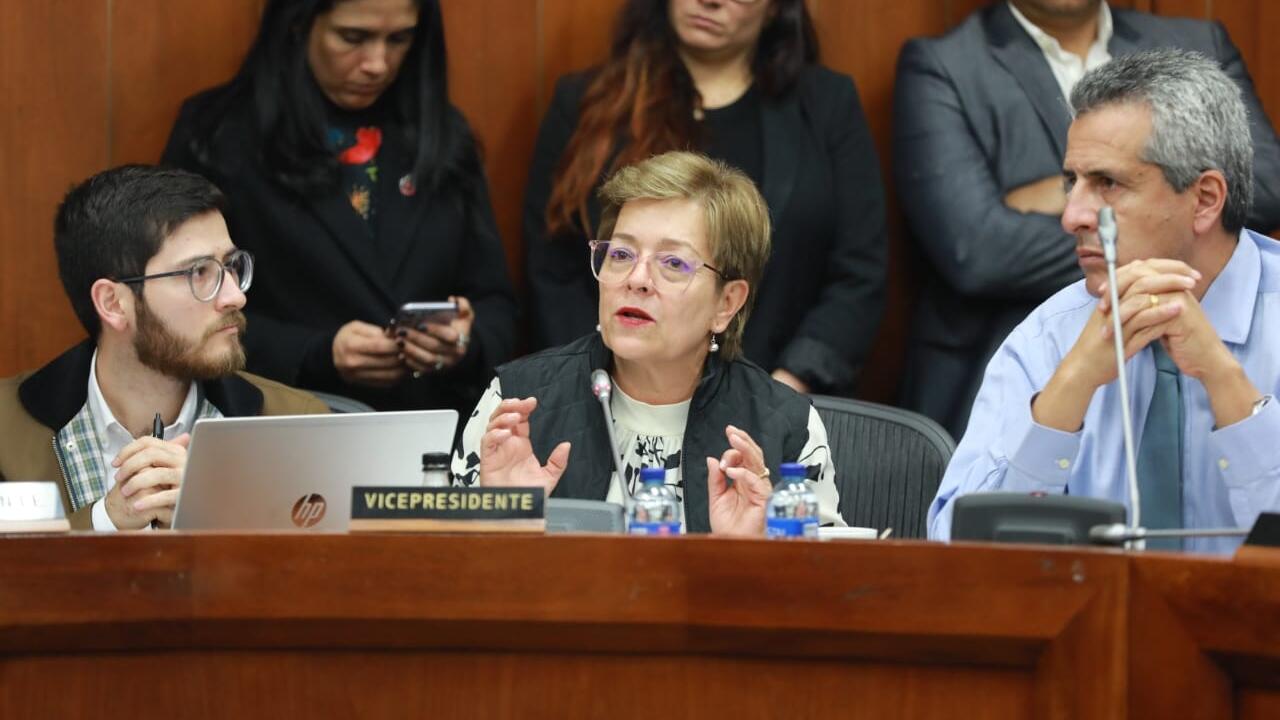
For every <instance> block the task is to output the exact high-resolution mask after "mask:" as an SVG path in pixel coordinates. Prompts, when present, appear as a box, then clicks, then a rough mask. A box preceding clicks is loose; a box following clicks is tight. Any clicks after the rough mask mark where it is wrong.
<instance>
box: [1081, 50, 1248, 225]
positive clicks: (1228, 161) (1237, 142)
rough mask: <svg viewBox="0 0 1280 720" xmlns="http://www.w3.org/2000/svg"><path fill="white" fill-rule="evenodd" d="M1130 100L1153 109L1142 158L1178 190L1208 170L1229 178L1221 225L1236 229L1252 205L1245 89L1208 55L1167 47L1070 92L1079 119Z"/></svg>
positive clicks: (1098, 72) (1092, 75) (1121, 61)
mask: <svg viewBox="0 0 1280 720" xmlns="http://www.w3.org/2000/svg"><path fill="white" fill-rule="evenodd" d="M1126 103H1143V104H1145V105H1147V106H1148V107H1149V108H1151V136H1150V137H1149V138H1147V145H1146V147H1145V148H1143V151H1142V160H1143V161H1144V162H1149V163H1152V164H1154V165H1157V166H1159V167H1160V169H1161V171H1162V172H1163V173H1164V178H1165V180H1167V181H1168V182H1169V184H1170V185H1171V186H1173V189H1174V190H1176V191H1177V192H1182V191H1184V190H1186V189H1187V188H1189V187H1191V184H1192V183H1193V182H1195V181H1196V180H1197V179H1198V178H1199V177H1200V174H1201V173H1203V172H1205V171H1206V170H1218V171H1220V172H1221V173H1222V174H1223V175H1224V176H1225V177H1226V179H1227V199H1226V204H1225V206H1224V207H1223V209H1222V226H1223V227H1224V228H1225V229H1226V230H1227V231H1228V232H1232V233H1236V232H1239V231H1240V229H1241V228H1243V227H1244V225H1245V220H1246V219H1247V218H1248V215H1249V208H1250V207H1251V206H1252V204H1253V141H1252V139H1251V138H1250V136H1249V115H1248V111H1247V110H1246V109H1245V105H1244V101H1243V100H1242V99H1241V93H1240V87H1239V86H1238V85H1236V84H1235V82H1233V81H1232V80H1231V78H1229V77H1227V74H1226V73H1224V72H1223V71H1222V69H1221V68H1220V67H1218V64H1217V63H1216V62H1214V61H1212V60H1210V59H1209V58H1207V57H1205V56H1204V55H1201V54H1200V53H1196V52H1189V51H1186V50H1173V49H1165V50H1151V51H1148V52H1142V53H1137V54H1134V55H1125V56H1122V57H1117V58H1115V59H1114V60H1112V61H1111V62H1109V63H1107V64H1105V65H1103V66H1101V67H1099V68H1096V69H1094V70H1091V71H1090V72H1088V73H1086V74H1085V76H1084V77H1083V78H1081V80H1080V82H1079V83H1078V84H1077V85H1076V87H1075V89H1074V90H1073V91H1072V92H1071V107H1072V110H1073V111H1074V112H1075V115H1076V116H1077V117H1079V116H1080V115H1084V114H1085V113H1088V112H1091V111H1094V110H1098V109H1100V108H1103V107H1107V106H1112V105H1120V104H1126Z"/></svg>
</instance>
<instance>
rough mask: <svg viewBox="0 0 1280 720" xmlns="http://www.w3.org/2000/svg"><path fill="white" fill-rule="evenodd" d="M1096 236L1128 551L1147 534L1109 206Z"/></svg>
mask: <svg viewBox="0 0 1280 720" xmlns="http://www.w3.org/2000/svg"><path fill="white" fill-rule="evenodd" d="M1098 236H1099V237H1100V238H1101V239H1102V254H1103V257H1104V258H1105V259H1106V261H1107V290H1108V291H1109V292H1110V294H1111V330H1112V340H1114V341H1115V346H1116V375H1117V377H1118V378H1119V380H1120V420H1121V424H1122V426H1123V430H1124V463H1125V475H1126V479H1127V481H1128V487H1129V528H1130V530H1131V532H1134V533H1136V532H1137V531H1139V530H1142V531H1143V532H1144V534H1143V535H1135V536H1134V537H1133V538H1132V542H1131V543H1130V544H1129V545H1128V547H1129V548H1130V549H1137V550H1141V549H1143V548H1145V543H1143V538H1144V537H1152V538H1155V537H1158V536H1157V535H1153V534H1150V533H1149V532H1148V531H1146V530H1145V528H1142V527H1141V524H1142V496H1141V494H1140V492H1141V491H1140V490H1139V489H1138V464H1137V460H1136V459H1135V453H1134V450H1133V418H1132V417H1130V410H1129V380H1128V378H1127V375H1128V373H1127V372H1125V363H1124V335H1123V333H1122V331H1121V327H1120V293H1119V291H1118V290H1117V289H1116V217H1115V213H1114V212H1113V211H1112V209H1111V208H1110V207H1104V208H1102V209H1101V210H1099V211H1098Z"/></svg>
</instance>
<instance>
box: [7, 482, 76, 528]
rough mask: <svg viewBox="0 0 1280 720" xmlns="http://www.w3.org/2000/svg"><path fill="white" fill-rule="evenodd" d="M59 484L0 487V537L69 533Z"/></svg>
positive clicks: (10, 483) (13, 484)
mask: <svg viewBox="0 0 1280 720" xmlns="http://www.w3.org/2000/svg"><path fill="white" fill-rule="evenodd" d="M70 529H71V525H70V524H69V523H68V522H67V518H66V514H65V513H64V512H63V511H62V495H61V494H60V493H59V491H58V485H57V483H51V482H2V483H0V533H21V532H67V531H68V530H70Z"/></svg>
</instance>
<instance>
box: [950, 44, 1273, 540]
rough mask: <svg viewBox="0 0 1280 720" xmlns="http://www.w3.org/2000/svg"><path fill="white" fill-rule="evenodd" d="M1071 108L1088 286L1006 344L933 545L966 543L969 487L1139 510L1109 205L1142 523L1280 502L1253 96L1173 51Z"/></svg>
mask: <svg viewBox="0 0 1280 720" xmlns="http://www.w3.org/2000/svg"><path fill="white" fill-rule="evenodd" d="M1071 102H1072V106H1073V108H1074V110H1075V112H1076V118H1075V121H1074V122H1073V123H1072V125H1071V129H1070V131H1069V133H1068V136H1067V151H1066V158H1065V160H1064V162H1063V176H1064V179H1065V185H1066V190H1067V206H1066V210H1065V211H1064V212H1063V216H1062V226H1063V228H1064V229H1065V230H1067V231H1068V232H1070V233H1071V234H1072V235H1074V236H1075V241H1076V248H1075V250H1076V255H1077V257H1078V259H1079V263H1080V267H1081V268H1082V269H1083V270H1084V273H1085V278H1084V280H1081V281H1079V282H1077V283H1075V284H1073V285H1071V286H1069V287H1067V288H1065V289H1064V290H1062V291H1060V292H1058V293H1057V294H1055V295H1054V296H1053V297H1051V298H1050V299H1049V300H1047V301H1046V302H1045V303H1044V304H1042V305H1040V307H1038V308H1036V310H1035V311H1033V312H1032V313H1031V315H1030V316H1028V318H1027V319H1026V320H1025V321H1024V322H1023V323H1022V324H1020V325H1019V326H1018V327H1017V328H1016V329H1014V331H1013V333H1012V334H1010V335H1009V337H1008V338H1007V339H1006V340H1005V342H1004V344H1003V345H1001V347H1000V349H999V350H998V351H997V352H996V355H995V357H994V358H993V360H992V361H991V364H990V365H989V366H988V368H987V373H986V376H985V377H984V379H983V384H982V389H981V390H980V391H979V393H978V399H977V401H976V403H975V406H974V413H973V416H972V420H971V423H970V425H969V430H968V432H966V434H965V436H964V439H963V440H962V441H961V443H960V447H959V449H958V450H957V452H956V455H955V457H954V458H953V460H952V462H951V465H950V466H949V467H948V468H947V473H946V476H945V477H944V478H943V482H942V486H941V487H940V488H939V491H938V497H937V498H936V500H935V501H934V504H933V506H932V507H931V508H930V511H929V523H930V535H931V536H932V537H938V538H945V537H947V536H948V535H949V533H950V524H951V511H952V501H953V500H954V499H955V498H956V497H958V496H959V495H963V494H965V493H970V492H985V491H994V490H1012V491H1027V492H1034V491H1043V492H1051V493H1064V492H1066V493H1070V494H1073V495H1086V496H1093V497H1102V498H1106V499H1110V500H1114V501H1117V502H1127V499H1128V493H1127V490H1126V482H1125V477H1126V476H1125V472H1124V452H1123V448H1122V433H1121V428H1120V421H1121V420H1120V419H1121V403H1124V402H1128V401H1129V400H1128V399H1127V398H1125V397H1123V396H1122V395H1121V394H1120V391H1119V388H1118V383H1116V382H1115V378H1116V363H1115V351H1114V345H1113V342H1114V341H1113V339H1112V336H1111V334H1110V328H1111V317H1110V313H1111V312H1113V308H1112V307H1111V306H1110V303H1109V302H1108V301H1107V299H1106V295H1107V290H1106V288H1105V283H1106V280H1107V274H1106V266H1105V263H1104V261H1103V257H1102V249H1101V245H1100V242H1099V237H1098V214H1099V211H1100V210H1101V208H1103V207H1105V206H1109V207H1111V208H1112V209H1113V211H1114V212H1115V217H1116V225H1117V227H1118V230H1119V243H1118V255H1119V258H1118V265H1119V266H1120V267H1119V270H1118V272H1117V284H1116V289H1117V291H1118V293H1119V296H1120V303H1119V309H1118V312H1119V313H1120V320H1121V322H1122V323H1123V341H1124V345H1125V348H1126V352H1127V355H1128V357H1130V358H1132V360H1131V361H1130V362H1129V363H1128V373H1129V378H1130V390H1131V394H1132V403H1131V407H1132V408H1133V411H1134V414H1133V417H1134V437H1135V439H1137V440H1138V441H1139V442H1138V444H1139V447H1138V463H1137V464H1138V484H1139V487H1140V488H1141V493H1140V495H1141V500H1140V504H1139V507H1140V509H1141V514H1142V524H1143V525H1145V526H1147V527H1187V528H1207V527H1221V526H1245V525H1250V524H1252V523H1253V521H1254V520H1255V519H1256V517H1257V515H1258V513H1259V511H1263V510H1275V509H1278V508H1280V443H1278V442H1276V438H1280V407H1277V405H1276V403H1275V402H1274V401H1273V400H1272V394H1273V393H1275V392H1276V391H1277V389H1278V388H1280V352H1277V350H1278V349H1280V245H1278V244H1277V243H1275V242H1274V241H1272V240H1271V239H1269V238H1266V237H1264V236H1261V235H1258V234H1256V233H1253V232H1251V231H1249V230H1246V229H1245V228H1244V222H1245V218H1246V217H1247V215H1248V212H1249V204H1250V198H1251V187H1252V178H1251V175H1252V169H1251V168H1252V166H1251V163H1252V149H1251V144H1250V139H1249V127H1248V119H1247V116H1246V111H1245V107H1244V104H1243V103H1242V102H1241V99H1240V90H1239V87H1238V86H1237V85H1235V84H1234V83H1232V82H1231V80H1230V79H1229V78H1228V77H1227V76H1226V75H1225V74H1224V73H1223V72H1222V70H1221V69H1220V68H1219V67H1218V65H1217V64H1216V63H1214V62H1212V61H1210V60H1208V59H1207V58H1205V57H1204V56H1202V55H1198V54H1196V53H1190V52H1185V51H1176V50H1162V51H1154V52H1148V53H1142V54H1138V55H1132V56H1128V57H1124V58H1118V59H1115V60H1113V61H1111V63H1109V64H1107V65H1104V66H1102V67H1101V68H1098V69H1096V70H1093V71H1091V72H1090V73H1089V74H1087V75H1086V76H1085V77H1084V78H1083V79H1082V80H1081V81H1080V83H1079V84H1078V85H1077V86H1076V88H1075V90H1074V91H1073V92H1072V94H1071ZM1100 297H1101V298H1102V299H1099V298H1100ZM1130 511H1131V512H1132V511H1133V508H1130ZM1235 545H1236V542H1235V541H1232V540H1224V539H1202V540H1197V541H1193V542H1191V543H1189V547H1191V548H1192V549H1197V550H1202V551H1217V552H1223V551H1229V550H1231V549H1232V548H1234V546H1235Z"/></svg>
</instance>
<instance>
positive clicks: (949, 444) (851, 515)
mask: <svg viewBox="0 0 1280 720" xmlns="http://www.w3.org/2000/svg"><path fill="white" fill-rule="evenodd" d="M810 398H811V399H812V400H813V407H814V408H815V409H816V410H817V411H818V416H819V417H821V418H822V423H823V424H824V425H826V427H827V439H828V441H829V442H830V443H831V456H832V458H833V460H834V461H835V465H836V484H837V486H838V487H839V488H840V514H841V515H842V516H843V517H844V520H845V522H847V523H849V524H850V525H854V526H858V527H872V528H876V529H879V530H883V529H885V528H890V527H891V528H893V536H894V537H900V538H922V537H925V535H926V534H927V531H928V527H927V525H926V521H925V516H926V515H927V514H928V512H929V503H931V502H933V497H934V495H936V494H937V493H938V484H939V483H940V482H942V473H943V472H944V471H945V470H946V469H947V463H948V462H949V461H950V460H951V455H952V453H954V452H955V450H956V444H955V441H954V440H952V439H951V436H950V435H948V434H947V431H946V430H944V429H942V426H941V425H939V424H938V423H936V422H934V421H933V420H931V419H929V418H927V417H925V416H923V415H920V414H919V413H914V412H911V411H909V410H902V409H900V408H895V407H889V406H888V405H879V404H877V403H870V402H863V401H861V400H849V399H847V398H838V397H830V396H827V395H811V396H810Z"/></svg>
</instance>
